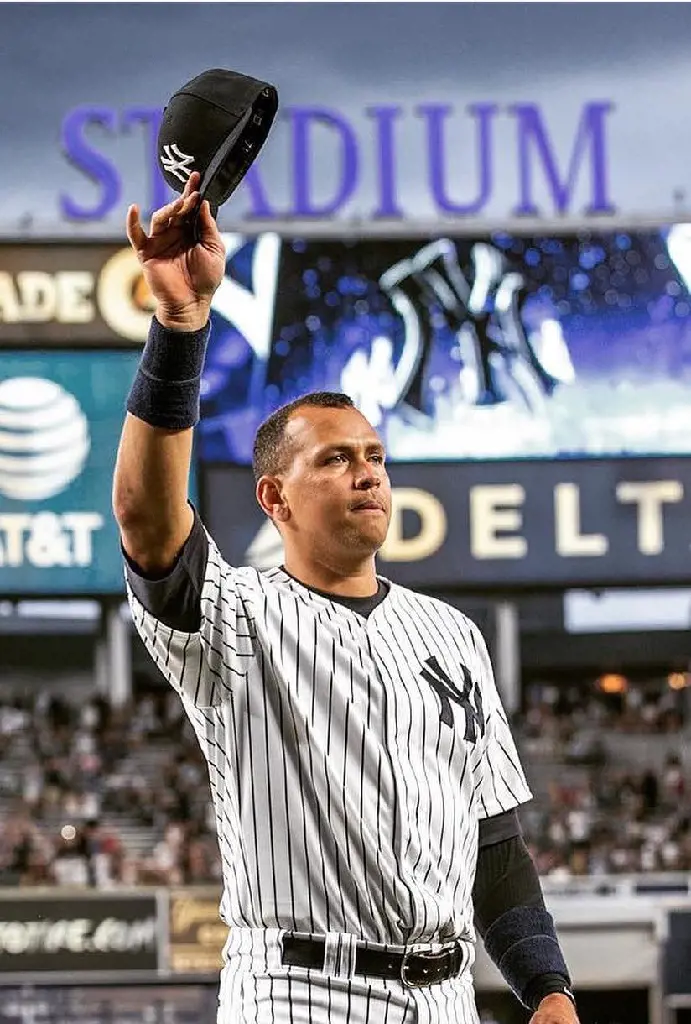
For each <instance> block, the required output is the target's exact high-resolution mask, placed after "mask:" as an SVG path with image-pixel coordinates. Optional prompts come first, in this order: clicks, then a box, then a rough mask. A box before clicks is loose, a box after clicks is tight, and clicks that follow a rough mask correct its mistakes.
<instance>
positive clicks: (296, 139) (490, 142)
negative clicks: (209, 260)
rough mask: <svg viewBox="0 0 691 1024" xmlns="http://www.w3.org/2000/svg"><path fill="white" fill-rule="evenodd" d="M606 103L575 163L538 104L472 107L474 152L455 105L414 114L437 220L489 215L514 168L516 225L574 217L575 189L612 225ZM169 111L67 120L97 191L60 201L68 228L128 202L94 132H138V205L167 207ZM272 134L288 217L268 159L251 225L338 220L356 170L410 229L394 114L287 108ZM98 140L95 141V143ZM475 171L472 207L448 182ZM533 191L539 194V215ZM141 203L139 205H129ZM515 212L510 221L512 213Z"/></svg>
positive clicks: (253, 197) (67, 132) (79, 160)
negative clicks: (144, 184)
mask: <svg viewBox="0 0 691 1024" xmlns="http://www.w3.org/2000/svg"><path fill="white" fill-rule="evenodd" d="M612 110H613V105H612V104H611V103H609V102H603V101H598V102H595V101H593V102H587V103H584V104H583V106H582V108H581V113H580V119H579V121H578V124H577V126H576V132H575V137H574V140H573V143H572V146H571V150H570V155H569V158H568V161H566V162H565V161H563V160H558V159H557V156H556V154H555V146H554V143H553V140H552V138H551V137H550V133H549V130H548V127H547V124H546V121H545V117H544V114H543V111H542V110H541V108H540V106H539V105H538V104H536V103H518V104H515V105H514V106H511V107H509V108H507V109H505V110H503V111H502V110H501V109H500V108H499V107H498V106H497V105H496V104H494V103H475V104H472V105H470V106H469V107H468V108H467V113H468V115H469V116H470V117H471V118H472V119H473V121H474V129H475V142H474V145H473V146H472V147H471V148H470V149H469V150H461V149H460V147H459V146H458V145H454V140H453V127H452V125H453V122H452V120H451V117H450V115H451V114H452V113H453V108H452V107H451V106H450V105H449V104H440V103H427V104H423V105H421V106H419V107H418V108H417V110H416V111H415V112H416V113H417V114H418V115H419V116H420V117H421V131H422V138H421V145H422V148H423V152H424V154H425V156H426V164H427V183H426V189H427V192H428V198H429V199H431V201H432V203H433V204H434V206H435V207H436V208H437V209H438V210H439V211H440V213H443V214H446V215H450V216H455V217H459V218H460V217H468V216H478V215H481V214H482V213H483V212H484V211H486V210H487V208H488V207H489V205H490V204H491V202H492V198H493V195H494V192H495V186H496V177H497V168H499V164H498V161H499V159H500V158H501V161H502V165H505V164H506V162H507V161H508V162H510V161H511V159H512V158H513V161H514V166H515V167H516V178H517V180H518V196H517V203H516V205H515V207H514V209H513V210H512V211H510V212H511V213H512V214H513V215H516V216H525V215H532V216H539V215H545V214H548V213H549V212H550V208H551V211H552V212H557V213H559V214H564V213H567V212H569V211H570V210H571V209H572V208H573V205H574V202H575V195H576V191H577V185H578V184H579V183H584V182H587V185H588V192H587V203H586V208H585V212H586V213H587V214H589V215H603V214H609V213H612V212H613V210H614V206H613V203H612V200H611V197H610V194H609V177H608V152H607V128H608V124H609V122H608V119H607V115H608V114H610V113H611V112H612ZM161 113H162V111H161V110H160V108H157V107H145V106H134V107H127V108H125V109H124V110H122V111H117V110H115V109H113V108H110V107H88V106H83V107H78V108H76V109H75V110H71V111H70V112H69V113H68V114H67V116H66V117H65V119H64V122H63V125H62V147H63V152H64V153H65V156H66V158H67V160H69V162H70V163H71V164H72V165H73V167H74V168H76V170H78V171H79V172H80V174H81V175H82V176H83V177H84V178H85V179H87V181H88V182H89V183H90V184H91V185H92V186H96V188H97V195H96V198H95V199H93V200H91V201H90V202H89V201H85V200H83V199H81V198H77V197H76V196H75V195H70V194H66V193H62V194H61V195H60V197H59V202H60V212H61V215H62V216H63V217H65V218H67V219H69V220H77V221H101V220H104V219H105V218H107V217H108V216H109V215H111V214H112V213H113V212H114V210H115V209H116V208H117V206H118V204H119V203H120V202H121V201H122V199H123V196H124V193H125V191H126V189H125V184H124V169H123V168H120V167H118V166H117V164H116V162H115V161H114V160H112V159H109V158H108V157H106V156H105V155H104V154H103V153H101V152H99V150H98V148H97V140H98V132H100V133H101V134H102V135H104V134H105V135H106V136H107V137H109V138H110V139H113V138H117V136H118V134H121V135H125V134H128V133H131V132H132V131H133V130H136V129H139V128H143V146H142V159H143V160H145V163H146V169H147V175H148V195H147V196H146V199H145V201H142V205H143V206H145V207H146V209H147V210H149V211H150V210H154V209H157V208H158V207H159V206H161V205H163V204H164V203H165V202H167V201H168V200H169V197H170V195H171V193H170V190H169V189H168V186H167V185H166V183H165V181H164V179H163V177H162V176H161V173H160V171H159V167H158V159H157V153H156V139H157V135H158V129H159V125H160V119H161ZM284 113H285V115H286V116H285V117H283V118H282V119H281V122H280V124H279V125H278V126H277V130H278V131H279V132H280V131H287V133H288V144H289V158H288V159H287V160H286V166H287V167H288V168H290V169H291V170H292V178H293V180H292V183H291V184H292V196H291V201H292V208H291V209H288V210H278V209H277V208H276V207H275V205H274V204H273V201H272V197H271V191H270V189H269V188H268V187H267V183H266V182H265V180H264V178H263V177H262V170H261V159H260V160H259V162H258V163H257V164H254V165H253V166H252V167H251V168H250V170H249V172H248V173H247V175H246V177H245V179H244V181H243V182H242V184H241V186H240V188H241V194H243V195H244V196H245V199H246V200H247V201H248V204H249V210H248V211H247V213H246V214H245V216H246V217H247V218H252V217H254V218H261V219H263V220H275V219H277V218H281V217H295V218H323V219H326V218H330V217H335V216H337V215H338V214H339V213H342V212H343V211H344V209H345V208H346V206H347V204H348V203H349V202H350V201H351V200H352V199H353V198H354V197H356V194H357V189H358V186H359V183H360V179H361V174H360V172H361V168H362V167H363V166H365V165H371V166H372V169H373V173H372V174H369V175H367V176H366V178H367V180H369V181H371V182H373V184H374V189H375V200H374V201H375V206H374V209H372V210H370V211H368V213H369V215H371V216H373V217H387V218H403V217H405V216H406V213H407V211H406V209H405V204H404V202H403V201H402V199H401V196H400V194H399V186H398V168H399V164H403V161H404V158H405V154H403V153H401V152H400V146H399V147H398V148H397V131H396V129H397V127H398V124H399V123H400V120H401V118H402V115H403V109H402V108H401V107H400V106H398V105H394V104H391V105H385V106H373V107H370V108H368V109H367V110H366V114H367V116H368V118H369V133H368V134H367V136H366V137H365V134H364V132H363V131H362V130H360V132H359V134H358V131H356V128H355V126H354V125H353V123H351V121H349V120H348V118H347V117H346V116H345V115H344V114H343V113H342V112H340V111H338V110H334V109H331V108H326V107H318V106H294V107H289V108H286V109H285V111H284ZM502 114H503V116H504V117H506V116H507V115H508V116H510V117H511V118H512V119H513V120H514V123H515V125H516V151H515V153H514V154H510V153H509V154H507V152H506V150H505V149H504V150H503V151H502V152H501V154H500V153H499V152H498V149H497V146H496V144H495V143H494V126H495V123H496V120H497V118H498V117H500V116H502ZM94 136H95V137H94ZM319 160H321V161H323V163H324V164H325V165H326V171H325V174H324V180H325V182H328V189H327V193H328V194H326V195H325V189H324V186H323V183H322V187H318V183H317V163H318V161H319ZM459 167H460V169H461V170H468V171H469V172H470V175H471V180H472V181H473V183H474V184H473V188H472V192H471V195H470V196H466V197H463V198H461V197H459V196H458V195H453V196H452V194H451V193H452V188H451V186H450V184H449V179H450V177H451V175H452V173H454V172H456V173H457V171H458V169H459ZM538 183H539V184H540V185H541V192H540V193H539V196H540V197H544V200H545V201H543V202H542V204H541V206H542V208H540V207H539V206H538V198H539V196H538V190H537V185H538ZM125 198H127V200H128V201H130V202H131V201H134V200H136V199H137V198H139V199H140V201H141V197H135V196H132V197H125ZM508 212H509V211H507V213H508Z"/></svg>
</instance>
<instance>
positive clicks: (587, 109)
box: [510, 103, 614, 216]
mask: <svg viewBox="0 0 691 1024" xmlns="http://www.w3.org/2000/svg"><path fill="white" fill-rule="evenodd" d="M510 109H511V112H512V113H513V114H514V115H515V117H516V122H517V128H518V160H519V178H520V183H521V184H520V190H521V198H520V202H519V204H518V206H517V207H516V209H515V210H514V213H515V214H517V215H518V216H520V215H526V214H528V215H532V216H537V215H538V214H539V213H540V210H539V209H538V207H537V204H536V202H535V200H534V198H533V177H532V168H533V164H532V161H531V159H530V152H531V147H532V145H534V147H535V150H536V151H537V155H538V157H539V159H540V162H541V164H542V168H543V171H544V173H545V177H546V179H547V184H548V186H549V191H550V195H551V196H552V201H553V203H554V206H555V209H556V210H557V212H558V213H566V212H567V211H568V210H569V208H570V206H571V199H572V196H573V192H574V189H575V187H576V178H577V175H578V171H579V168H580V166H581V164H582V163H583V161H584V160H585V159H586V157H585V154H586V151H587V149H588V144H590V164H589V166H590V197H591V198H590V204H589V206H588V207H587V209H586V211H585V212H586V213H589V214H604V213H613V212H614V207H613V205H612V203H611V202H610V201H609V198H608V195H607V158H606V144H605V115H606V114H608V113H609V112H610V111H611V110H612V104H611V103H586V104H585V106H584V107H583V111H582V113H581V118H580V121H579V123H578V131H577V134H576V141H575V143H574V146H573V150H572V152H571V158H570V160H569V167H568V170H567V172H566V176H565V179H564V180H560V178H559V172H558V170H557V162H556V159H555V157H554V153H553V150H552V143H551V142H550V138H549V135H548V133H547V128H546V127H545V122H544V120H543V117H542V113H541V111H540V108H539V107H538V105H537V104H536V103H517V104H516V105H515V106H513V107H511V108H510Z"/></svg>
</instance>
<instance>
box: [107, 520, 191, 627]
mask: <svg viewBox="0 0 691 1024" xmlns="http://www.w3.org/2000/svg"><path fill="white" fill-rule="evenodd" d="M123 556H124V559H125V571H126V574H127V582H128V583H129V585H130V588H131V590H132V593H133V594H134V596H135V597H136V598H137V600H138V601H140V602H141V604H142V605H143V606H144V607H145V608H146V610H147V611H148V612H149V613H150V614H151V615H153V616H154V618H156V619H158V620H159V621H160V622H162V623H163V624H164V625H165V626H169V627H170V629H179V630H181V631H182V632H184V633H196V632H197V631H198V630H199V627H200V625H201V593H202V587H203V585H204V576H205V573H206V563H207V561H208V558H209V541H208V538H207V536H206V531H205V529H204V526H203V525H202V521H201V519H200V518H199V516H198V514H197V513H196V512H195V515H194V523H193V525H192V529H191V530H190V534H189V536H188V538H187V540H186V541H185V543H184V545H183V547H182V550H181V551H180V554H179V555H178V558H177V560H176V562H175V565H174V566H173V568H172V569H171V570H170V571H169V572H168V573H167V574H166V575H165V576H152V575H151V574H147V573H145V572H143V571H142V569H140V568H139V566H138V565H136V564H135V562H133V561H132V559H131V558H129V557H128V555H127V553H126V552H125V551H124V550H123Z"/></svg>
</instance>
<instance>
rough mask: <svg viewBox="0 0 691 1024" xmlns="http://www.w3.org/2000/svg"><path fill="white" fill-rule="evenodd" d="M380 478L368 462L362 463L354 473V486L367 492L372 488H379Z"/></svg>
mask: <svg viewBox="0 0 691 1024" xmlns="http://www.w3.org/2000/svg"><path fill="white" fill-rule="evenodd" d="M380 484H381V477H380V475H379V473H378V472H377V470H376V468H375V467H374V466H372V465H371V463H369V462H363V464H362V465H361V466H358V467H357V468H356V471H355V486H356V487H357V488H358V490H362V491H369V490H371V489H372V488H373V487H379V486H380Z"/></svg>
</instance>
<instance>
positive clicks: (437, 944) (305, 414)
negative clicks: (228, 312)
mask: <svg viewBox="0 0 691 1024" xmlns="http://www.w3.org/2000/svg"><path fill="white" fill-rule="evenodd" d="M198 185H199V176H198V175H197V174H194V175H192V176H191V178H190V180H189V182H188V185H187V188H186V189H185V191H184V193H183V194H182V195H181V196H180V198H179V199H177V200H176V201H175V202H174V203H171V204H170V205H169V206H166V207H164V208H163V209H161V210H159V211H158V212H156V213H155V214H154V216H153V218H152V221H151V227H150V232H149V234H146V233H145V231H144V230H143V228H142V226H141V224H140V221H139V214H138V211H137V208H136V207H132V208H130V210H129V212H128V217H127V230H128V237H129V239H130V242H131V244H132V246H133V248H134V250H135V252H136V253H137V255H138V257H139V259H140V261H141V265H142V267H143V272H144V274H145V276H146V280H147V282H148V284H149V286H150V288H151V291H152V293H153V295H154V297H155V299H156V314H155V317H154V318H153V319H152V325H151V331H150V335H149V340H148V342H147V344H146V347H145V350H144V353H143V356H142V360H141V364H140V368H139V370H138V372H137V376H136V379H135V381H134V383H133V386H132V390H131V392H130V395H129V398H128V404H127V408H128V414H127V418H126V422H125V425H124V429H123V433H122V439H121V444H120V449H119V453H118V459H117V466H116V470H115V479H114V489H113V507H114V512H115V515H116V518H117V521H118V523H119V526H120V531H121V537H122V545H123V550H124V554H125V560H126V570H125V571H126V576H127V584H128V595H129V600H130V604H131V608H132V614H133V618H134V622H135V624H136V627H137V629H138V631H139V633H140V635H141V637H142V639H143V641H144V643H145V645H146V647H147V649H148V651H149V653H150V655H151V657H152V659H153V660H154V661H155V663H156V664H157V665H158V666H159V668H160V669H161V671H162V672H163V674H164V675H165V676H166V678H167V679H168V680H169V681H170V683H171V685H172V686H173V687H174V688H175V689H176V691H177V692H178V693H179V695H180V697H181V699H182V702H183V704H184V707H185V710H186V712H187V714H188V716H189V718H190V721H191V722H192V724H193V726H194V729H195V731H196V734H197V737H198V740H199V743H200V746H201V748H202V750H203V752H204V754H205V756H206V759H207V762H208V768H209V781H210V786H211V797H212V800H213V804H214V808H215V814H216V823H217V832H218V842H219V847H220V853H221V858H222V862H223V880H224V891H223V897H222V902H221V915H222V917H223V920H224V921H225V922H226V923H227V924H228V925H229V928H230V931H229V938H228V942H227V943H226V947H225V950H224V959H225V965H224V967H223V970H222V973H221V987H220V997H219V1016H218V1022H219V1024H240V1022H243V1024H244V1022H256V1024H288V1022H290V1024H346V1022H352V1024H369V1022H372V1024H375V1022H376V1024H382V1022H384V1024H417V1022H420V1024H425V1022H427V1024H477V1020H478V1017H477V1012H476V1009H475V1002H474V995H473V984H472V977H471V968H472V966H473V961H474V948H475V935H476V930H477V931H479V933H480V935H481V936H482V937H483V939H484V942H485V946H486V948H487V950H488V952H489V954H490V955H491V957H492V958H493V960H494V962H495V963H496V964H497V965H498V967H499V969H500V970H501V972H502V973H503V975H504V977H505V979H506V981H507V982H508V984H509V985H510V987H511V988H512V989H513V991H514V992H515V993H516V995H517V996H518V998H519V999H520V1000H521V1001H522V1002H523V1003H524V1004H525V1006H526V1007H528V1008H529V1009H531V1010H533V1011H534V1016H533V1024H575V1022H577V1016H576V1010H575V1006H574V1001H573V996H572V994H571V991H570V979H569V973H568V970H567V967H566V964H565V962H564V959H563V956H562V954H561V951H560V947H559V943H558V940H557V936H556V934H555V930H554V924H553V921H552V918H551V916H550V915H549V913H548V912H547V910H546V909H545V905H544V902H543V898H542V893H541V889H540V884H539V880H538V877H537V875H536V872H535V869H534V866H533V864H532V861H531V859H530V856H529V855H528V852H527V850H526V847H525V845H524V843H523V840H522V837H521V831H520V827H519V823H518V819H517V817H516V807H517V806H518V805H519V804H521V803H523V802H525V801H526V800H529V799H530V796H531V794H530V791H529V789H528V786H527V784H526V781H525V778H524V775H523V771H522V769H521V766H520V764H519V761H518V757H517V754H516V749H515V746H514V743H513V740H512V737H511V734H510V731H509V727H508V724H507V720H506V716H505V714H504V711H503V709H502V706H501V702H500V699H499V696H498V694H497V690H496V688H495V684H494V681H493V677H492V669H491V665H490V661H489V657H488V655H487V650H486V647H485V644H484V642H483V639H482V637H481V635H480V633H479V632H478V630H477V628H476V627H475V626H474V624H473V623H472V622H470V621H469V620H468V619H466V618H465V617H464V616H463V615H461V614H460V613H459V612H458V611H456V610H455V609H453V608H451V607H449V606H448V605H446V604H444V603H443V602H441V601H437V600H434V599H432V598H429V597H422V596H419V595H417V594H415V593H413V592H412V591H410V590H407V589H405V588H404V587H400V586H397V585H396V584H393V583H391V582H390V581H388V580H386V579H384V578H383V577H381V576H379V575H377V572H376V569H375V555H376V552H377V551H378V549H379V548H380V547H381V545H382V543H383V541H384V538H385V536H386V532H387V527H388V524H389V519H390V514H391V490H390V486H389V481H388V477H387V474H386V469H385V453H384V449H383V447H382V443H381V440H380V439H379V437H378V436H377V434H376V433H375V431H374V430H373V428H372V427H371V426H370V424H369V423H368V422H367V420H366V419H365V418H364V417H363V416H362V415H361V414H360V413H359V412H358V411H357V410H356V409H355V408H354V407H353V405H352V403H351V402H350V400H349V399H348V398H347V397H346V396H345V395H341V394H332V393H325V392H320V393H316V394H311V395H307V396H305V397H304V398H302V399H300V400H298V401H296V402H293V403H291V405H289V406H286V407H284V408H282V409H280V410H278V412H276V413H274V414H273V415H272V416H271V417H270V418H269V419H268V420H267V421H266V422H265V423H264V424H263V425H262V426H261V427H260V428H259V430H258V432H257V436H256V441H255V447H254V471H255V475H256V480H257V485H256V493H257V500H258V502H259V504H260V505H261V507H262V509H263V511H264V512H265V514H266V515H267V516H269V517H270V518H271V520H272V521H273V523H274V525H275V526H276V528H277V529H278V530H279V532H280V534H281V536H282V538H283V542H284V548H285V564H284V565H282V566H281V567H280V568H276V569H272V570H270V571H268V572H258V571H256V570H254V569H251V568H246V567H241V568H235V567H231V566H230V565H228V564H227V563H226V562H225V561H224V560H223V558H222V557H221V555H220V553H219V551H218V549H217V547H216V545H215V544H214V542H213V540H212V538H211V537H210V536H209V535H208V534H207V532H206V531H205V529H204V526H203V525H202V523H201V521H200V519H199V516H198V515H197V513H196V511H195V510H194V509H193V508H192V507H191V506H190V504H189V503H188V499H187V484H188V474H189V469H190V459H191V447H192V430H193V426H194V424H195V423H196V422H197V419H198V414H199V395H200V377H201V373H202V367H203V360H204V352H205V347H206V344H207V341H208V337H209V331H210V328H209V325H208V323H209V311H210V304H211V298H212V296H213V293H214V291H215V289H216V288H217V287H218V285H219V283H220V281H221V279H222V277H223V274H224V269H225V260H224V250H223V244H222V241H221V238H220V235H219V233H218V230H217V228H216V225H215V223H214V220H213V217H212V215H211V211H210V209H209V206H208V204H207V203H206V202H205V203H203V204H202V206H201V210H200V212H199V220H198V232H197V236H195V237H198V239H199V240H198V241H194V239H191V238H190V237H189V233H188V230H187V227H186V223H187V218H188V217H189V215H190V213H191V212H192V211H194V210H196V208H197V205H198V203H199V193H198V191H196V190H197V188H198ZM232 514H233V510H232V501H229V508H228V515H231V516H232Z"/></svg>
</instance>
